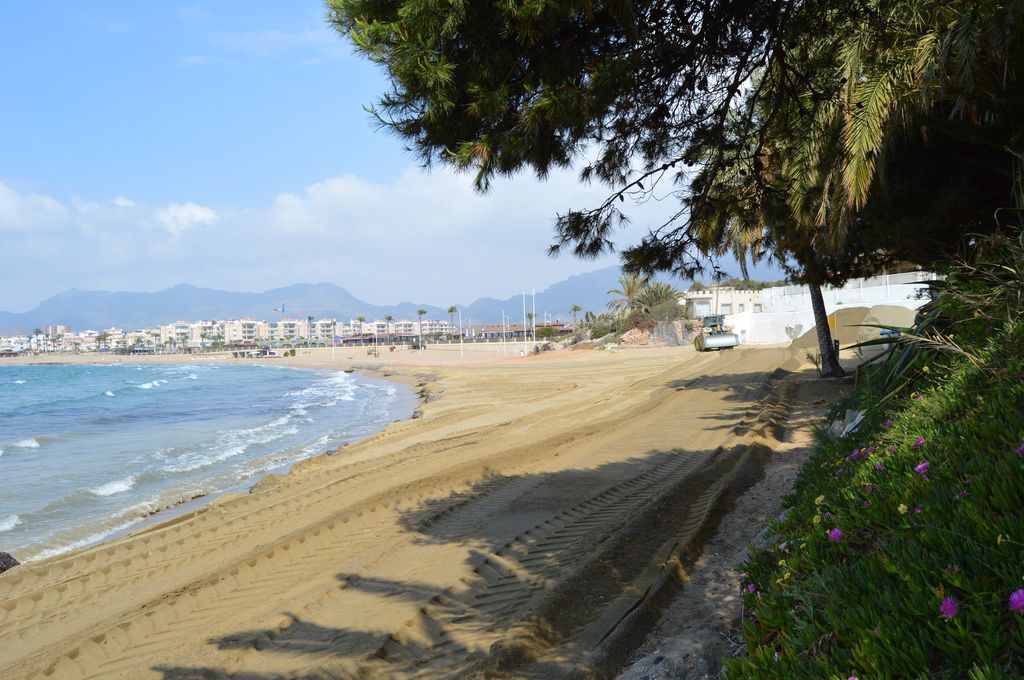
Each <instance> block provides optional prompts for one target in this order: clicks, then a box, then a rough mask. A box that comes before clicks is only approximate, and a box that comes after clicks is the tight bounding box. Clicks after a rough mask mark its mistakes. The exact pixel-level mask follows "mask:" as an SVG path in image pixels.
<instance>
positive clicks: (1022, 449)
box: [1017, 442, 1024, 458]
mask: <svg viewBox="0 0 1024 680" xmlns="http://www.w3.org/2000/svg"><path fill="white" fill-rule="evenodd" d="M1021 456H1024V442H1021V445H1020V446H1018V447H1017V457H1018V458H1020V457H1021Z"/></svg>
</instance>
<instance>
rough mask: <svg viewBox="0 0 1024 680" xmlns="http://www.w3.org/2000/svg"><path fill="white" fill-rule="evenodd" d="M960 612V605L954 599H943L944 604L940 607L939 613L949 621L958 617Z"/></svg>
mask: <svg viewBox="0 0 1024 680" xmlns="http://www.w3.org/2000/svg"><path fill="white" fill-rule="evenodd" d="M958 611H960V607H959V605H957V602H956V600H955V599H953V598H952V597H944V598H942V604H940V605H939V613H940V614H941V615H942V616H943V617H944V618H947V619H951V618H953V617H954V616H956V613H957V612H958Z"/></svg>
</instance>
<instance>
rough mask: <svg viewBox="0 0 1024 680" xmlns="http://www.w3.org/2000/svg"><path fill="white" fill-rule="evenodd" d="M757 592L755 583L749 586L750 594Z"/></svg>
mask: <svg viewBox="0 0 1024 680" xmlns="http://www.w3.org/2000/svg"><path fill="white" fill-rule="evenodd" d="M755 590H757V586H755V585H754V584H753V583H748V584H747V592H748V593H752V592H754V591H755Z"/></svg>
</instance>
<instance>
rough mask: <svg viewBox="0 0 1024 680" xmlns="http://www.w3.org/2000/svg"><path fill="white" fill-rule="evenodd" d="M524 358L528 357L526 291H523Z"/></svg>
mask: <svg viewBox="0 0 1024 680" xmlns="http://www.w3.org/2000/svg"><path fill="white" fill-rule="evenodd" d="M523 356H524V357H525V356H526V291H525V290H524V291H523Z"/></svg>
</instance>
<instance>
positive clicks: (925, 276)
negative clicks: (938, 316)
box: [721, 271, 938, 345]
mask: <svg viewBox="0 0 1024 680" xmlns="http://www.w3.org/2000/svg"><path fill="white" fill-rule="evenodd" d="M936 278H938V275H937V274H935V273H933V272H924V271H913V272H905V273H902V274H886V275H882V276H873V277H871V278H867V279H853V280H851V281H848V282H847V283H846V285H844V286H842V287H840V288H822V297H823V298H824V300H825V311H826V313H828V314H832V313H833V312H835V311H837V310H840V309H848V308H852V307H874V306H876V305H893V306H898V307H905V308H907V309H918V308H919V307H921V306H922V305H923V304H925V303H926V302H927V301H928V296H927V290H928V283H927V282H928V281H933V280H935V279H936ZM758 292H759V293H760V294H761V301H760V305H761V309H760V311H758V310H757V308H755V307H753V303H751V308H750V309H747V310H744V311H742V312H740V311H739V310H738V309H737V310H734V311H733V312H732V313H729V312H726V311H725V310H724V309H723V310H722V312H721V313H723V314H726V317H725V325H726V326H727V327H729V328H731V329H732V330H733V332H734V333H736V334H737V335H738V336H739V338H740V343H741V344H747V345H768V344H775V343H786V342H790V341H791V340H795V339H796V338H799V337H800V336H801V335H803V334H804V333H806V332H807V331H809V330H811V329H813V328H814V312H813V310H812V309H811V296H810V290H809V289H808V288H807V286H778V287H775V288H765V289H763V290H761V291H758Z"/></svg>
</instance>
